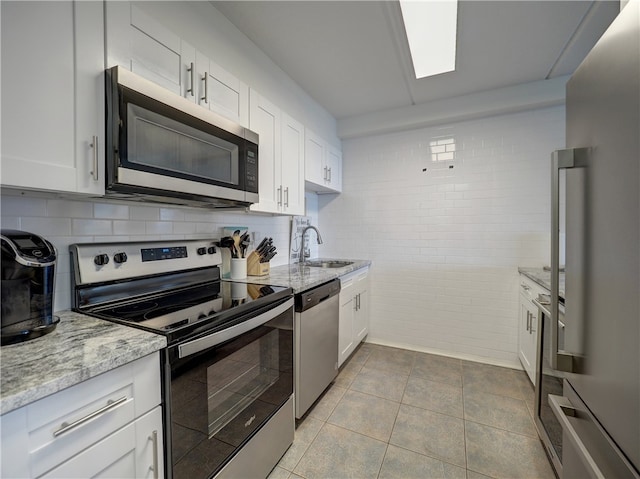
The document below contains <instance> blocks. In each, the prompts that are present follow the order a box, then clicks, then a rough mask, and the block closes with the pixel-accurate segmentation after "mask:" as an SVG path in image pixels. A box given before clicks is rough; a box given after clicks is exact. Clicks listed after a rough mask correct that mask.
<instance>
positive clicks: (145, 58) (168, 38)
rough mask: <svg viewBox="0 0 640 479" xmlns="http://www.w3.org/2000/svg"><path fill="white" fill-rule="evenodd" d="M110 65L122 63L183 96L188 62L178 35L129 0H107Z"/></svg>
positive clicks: (108, 55) (189, 59) (108, 62)
mask: <svg viewBox="0 0 640 479" xmlns="http://www.w3.org/2000/svg"><path fill="white" fill-rule="evenodd" d="M106 15H107V16H106V31H107V35H106V36H107V48H106V50H107V67H108V68H111V67H113V66H116V65H120V66H122V67H124V68H126V69H127V70H129V71H132V72H133V73H137V74H138V75H140V76H142V77H144V78H146V79H147V80H150V81H152V82H154V83H157V84H158V85H160V86H162V87H164V88H166V89H167V90H169V91H172V92H173V93H176V94H178V95H183V96H184V91H183V80H184V76H185V75H184V70H185V65H188V64H189V63H190V61H191V58H188V59H186V60H185V59H183V58H182V41H181V39H180V37H179V36H178V35H176V34H175V33H173V32H172V31H171V30H169V29H168V28H166V27H165V26H164V25H162V24H160V23H159V22H157V21H156V20H154V19H153V18H151V17H150V16H149V15H147V14H146V13H144V12H143V11H142V10H140V9H139V8H138V7H136V6H135V5H133V4H131V3H130V2H106Z"/></svg>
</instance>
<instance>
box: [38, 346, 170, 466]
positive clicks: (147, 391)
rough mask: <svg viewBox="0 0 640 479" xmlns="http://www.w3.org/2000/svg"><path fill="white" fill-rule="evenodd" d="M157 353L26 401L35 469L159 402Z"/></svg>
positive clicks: (71, 453)
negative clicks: (61, 389) (29, 402)
mask: <svg viewBox="0 0 640 479" xmlns="http://www.w3.org/2000/svg"><path fill="white" fill-rule="evenodd" d="M159 366H160V360H159V355H158V353H154V354H152V355H149V356H147V357H144V358H141V359H138V360H137V361H134V362H132V363H129V364H127V365H124V366H122V367H119V368H117V369H114V370H111V371H109V372H107V373H104V374H101V375H99V376H96V377H94V378H92V379H89V380H87V381H85V382H82V383H80V384H77V385H75V386H73V387H70V388H68V389H65V390H63V391H60V392H59V393H57V394H54V395H52V396H48V397H46V398H43V399H41V400H39V401H36V402H34V403H32V404H30V405H28V406H26V410H27V412H26V418H27V441H28V453H29V462H30V463H31V465H32V468H31V472H32V474H33V475H34V476H39V475H41V474H43V473H45V472H47V471H49V470H50V469H51V468H53V467H55V466H57V465H58V464H61V463H62V462H64V461H65V460H67V459H68V458H70V457H72V456H74V455H75V454H77V453H79V452H80V451H82V450H84V449H85V448H87V447H88V446H90V445H92V444H95V443H96V442H98V441H100V440H101V439H103V438H104V437H106V436H108V435H109V434H111V433H112V432H113V431H116V430H118V429H120V428H122V427H123V426H125V425H127V424H129V423H131V422H132V421H133V420H134V419H135V418H136V417H139V416H141V415H142V414H144V413H145V412H146V411H149V410H151V409H152V408H153V407H155V406H157V405H158V404H160V367H159Z"/></svg>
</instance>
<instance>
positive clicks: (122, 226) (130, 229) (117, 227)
mask: <svg viewBox="0 0 640 479" xmlns="http://www.w3.org/2000/svg"><path fill="white" fill-rule="evenodd" d="M145 233H146V228H145V223H144V221H133V220H114V221H113V234H114V235H125V236H129V235H143V234H145Z"/></svg>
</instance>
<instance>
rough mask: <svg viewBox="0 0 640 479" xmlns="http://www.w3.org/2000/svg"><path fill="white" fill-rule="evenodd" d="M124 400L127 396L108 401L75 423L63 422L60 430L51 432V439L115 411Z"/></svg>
mask: <svg viewBox="0 0 640 479" xmlns="http://www.w3.org/2000/svg"><path fill="white" fill-rule="evenodd" d="M126 400H127V396H122V397H121V398H119V399H116V400H115V401H113V400H111V399H109V401H107V405H106V406H104V407H101V408H100V409H98V410H97V411H93V412H92V413H91V414H87V415H86V416H85V417H83V418H80V419H78V420H77V421H73V422H72V423H71V424H69V423H68V422H66V421H65V422H63V423H62V424H61V425H60V429H58V430H57V431H54V432H53V437H58V436H61V435H62V434H64V433H66V432H69V431H71V430H72V429H75V428H76V427H78V426H81V425H82V424H84V423H86V422H89V421H91V420H92V419H95V418H97V417H98V416H100V415H102V414H104V413H106V412H108V411H110V410H111V409H115V408H116V407H118V406H119V405H120V404H122V403H123V402H125V401H126Z"/></svg>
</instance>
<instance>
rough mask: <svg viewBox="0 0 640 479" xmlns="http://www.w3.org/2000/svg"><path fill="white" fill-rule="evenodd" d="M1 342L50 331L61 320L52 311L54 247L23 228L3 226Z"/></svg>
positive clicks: (32, 336)
mask: <svg viewBox="0 0 640 479" xmlns="http://www.w3.org/2000/svg"><path fill="white" fill-rule="evenodd" d="M0 243H1V247H2V272H1V288H2V291H1V293H2V296H1V298H0V299H1V301H0V304H1V310H2V311H1V314H2V316H1V323H2V333H1V335H0V338H1V343H2V344H3V345H4V344H11V343H16V342H19V341H26V340H28V339H34V338H37V337H39V336H42V335H44V334H47V333H50V332H51V331H53V330H54V329H55V327H56V325H57V324H58V323H59V322H60V318H58V317H57V316H54V315H53V295H54V283H55V268H56V248H55V247H54V246H53V245H52V244H51V243H50V242H49V241H47V240H45V239H44V238H42V237H40V236H38V235H35V234H33V233H27V232H26V231H17V230H8V229H3V230H1V232H0Z"/></svg>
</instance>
